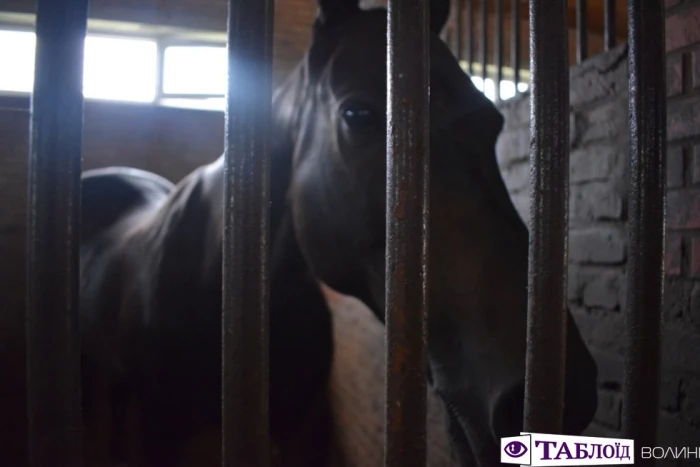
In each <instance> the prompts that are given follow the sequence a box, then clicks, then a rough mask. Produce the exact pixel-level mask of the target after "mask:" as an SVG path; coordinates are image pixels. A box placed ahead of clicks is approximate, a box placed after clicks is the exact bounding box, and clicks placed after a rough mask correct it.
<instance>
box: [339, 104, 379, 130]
mask: <svg viewBox="0 0 700 467" xmlns="http://www.w3.org/2000/svg"><path fill="white" fill-rule="evenodd" d="M341 115H342V116H343V120H345V123H347V125H348V126H349V127H350V128H352V129H358V130H360V129H365V128H368V127H371V126H374V125H375V124H376V123H377V112H376V111H375V110H374V109H373V108H371V107H370V106H369V105H366V104H350V105H346V106H345V107H343V109H342V110H341Z"/></svg>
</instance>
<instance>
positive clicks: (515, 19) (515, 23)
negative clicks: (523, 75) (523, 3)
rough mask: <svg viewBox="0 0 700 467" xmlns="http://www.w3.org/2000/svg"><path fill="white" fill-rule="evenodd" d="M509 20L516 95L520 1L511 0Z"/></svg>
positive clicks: (516, 91) (518, 75)
mask: <svg viewBox="0 0 700 467" xmlns="http://www.w3.org/2000/svg"><path fill="white" fill-rule="evenodd" d="M511 18H512V23H511V30H512V36H511V38H510V41H511V42H510V57H511V61H512V63H513V81H514V82H515V94H518V83H520V0H511Z"/></svg>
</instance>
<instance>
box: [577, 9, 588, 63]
mask: <svg viewBox="0 0 700 467" xmlns="http://www.w3.org/2000/svg"><path fill="white" fill-rule="evenodd" d="M586 58H588V8H587V5H586V0H576V61H577V62H578V63H581V62H582V61H584V60H585V59H586Z"/></svg>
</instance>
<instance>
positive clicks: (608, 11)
mask: <svg viewBox="0 0 700 467" xmlns="http://www.w3.org/2000/svg"><path fill="white" fill-rule="evenodd" d="M616 42H617V37H616V31H615V0H605V51H606V52H607V51H608V50H610V49H612V48H613V47H615V43H616Z"/></svg>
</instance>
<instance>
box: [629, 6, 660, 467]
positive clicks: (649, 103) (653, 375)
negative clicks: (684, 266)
mask: <svg viewBox="0 0 700 467" xmlns="http://www.w3.org/2000/svg"><path fill="white" fill-rule="evenodd" d="M628 15H629V26H628V27H629V29H628V30H629V58H628V60H629V112H630V186H629V214H628V216H629V221H628V222H629V223H628V229H629V255H628V258H627V307H626V313H625V320H626V325H627V326H626V327H627V335H628V339H629V341H628V347H627V355H626V359H625V360H626V362H625V376H624V382H623V404H622V430H623V433H624V434H625V436H626V437H628V438H631V439H634V440H635V444H636V445H637V446H654V445H655V444H656V428H657V421H658V410H659V373H660V365H661V363H660V342H661V320H662V313H661V308H662V303H663V294H664V261H663V257H664V236H665V217H666V210H665V205H666V75H665V71H664V70H665V69H666V67H665V51H664V37H665V24H664V2H662V1H661V0H630V2H629V3H628ZM635 461H636V465H641V466H651V465H654V460H653V458H652V459H643V458H637V459H636V460H635Z"/></svg>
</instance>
